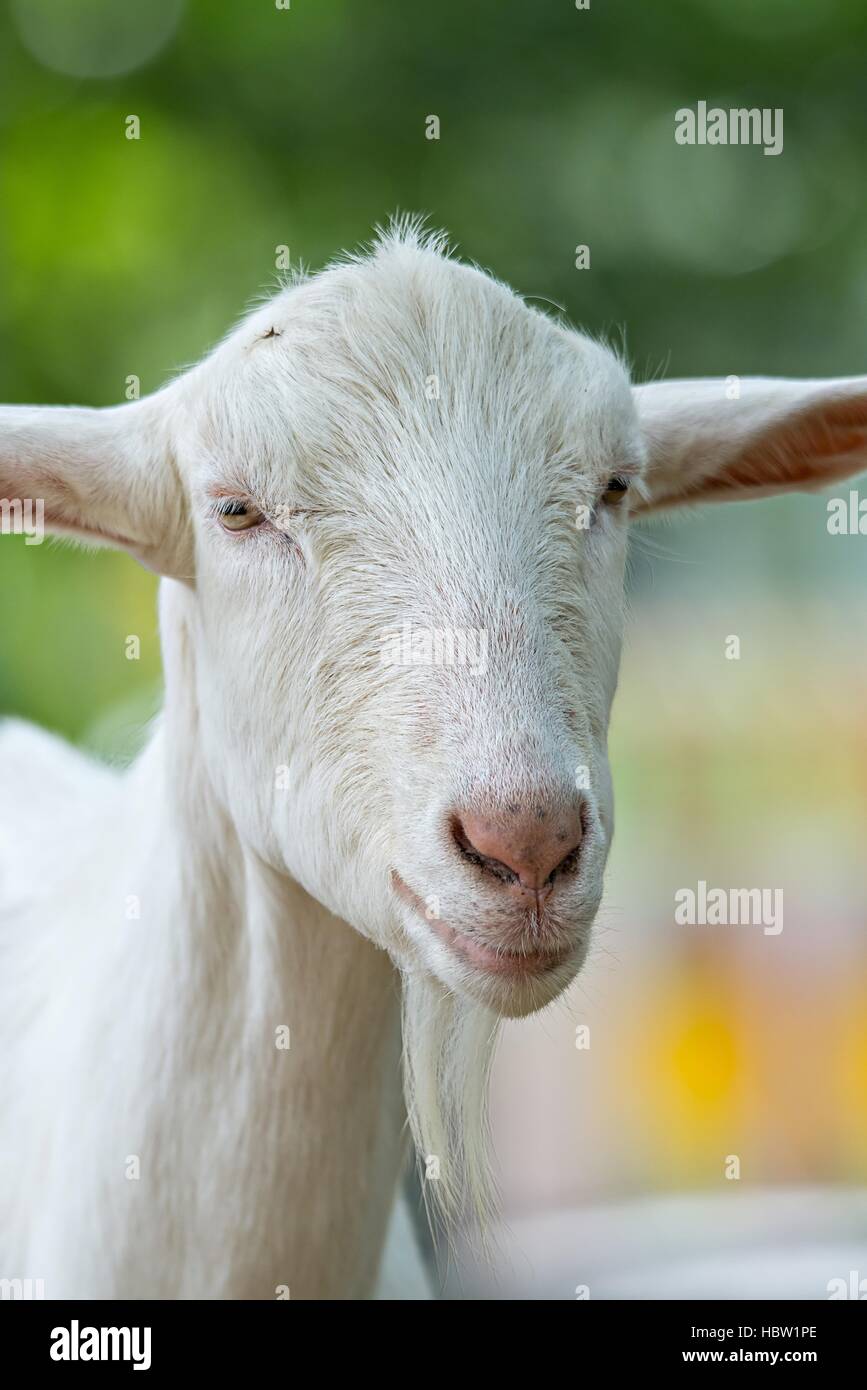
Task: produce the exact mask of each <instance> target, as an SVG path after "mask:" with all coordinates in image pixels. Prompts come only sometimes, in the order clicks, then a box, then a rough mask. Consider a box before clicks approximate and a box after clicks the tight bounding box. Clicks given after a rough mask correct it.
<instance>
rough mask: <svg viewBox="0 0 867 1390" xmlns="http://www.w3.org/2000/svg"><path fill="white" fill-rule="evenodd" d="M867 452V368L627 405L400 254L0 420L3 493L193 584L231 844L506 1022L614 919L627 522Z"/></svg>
mask: <svg viewBox="0 0 867 1390" xmlns="http://www.w3.org/2000/svg"><path fill="white" fill-rule="evenodd" d="M636 407H637V410H636ZM865 461H867V388H865V382H864V380H863V379H858V378H853V379H849V380H836V381H833V380H832V381H826V382H822V381H785V380H783V381H780V380H773V379H768V378H740V379H739V378H728V379H726V380H712V379H708V380H696V381H674V382H662V383H655V384H652V385H647V386H639V387H635V388H633V389H632V391H630V388H629V385H628V382H627V378H626V374H625V372H624V370H623V369H622V367H621V365H620V363H619V362H618V361H617V359H616V358H615V357H614V356H613V355H612V354H611V353H610V352H608V351H606V350H604V349H602V348H600V347H599V346H598V345H597V344H595V343H593V342H591V341H590V340H589V339H587V338H585V337H582V336H581V335H579V334H577V333H573V332H569V331H567V330H565V329H564V328H562V327H560V326H558V325H557V324H555V323H553V322H552V321H551V320H550V319H548V318H546V317H544V316H543V315H541V314H540V313H537V312H536V311H534V310H531V309H529V308H527V307H526V306H525V305H524V304H523V303H522V302H521V301H520V300H519V299H518V298H517V297H516V296H515V295H513V294H512V293H510V292H509V291H508V290H507V289H506V288H504V287H503V286H502V285H499V284H497V283H496V282H495V281H493V280H491V279H490V278H488V277H487V276H485V275H482V274H481V273H479V272H478V271H476V270H473V269H471V268H469V267H466V266H461V265H459V264H457V263H455V262H454V261H452V260H450V259H448V257H446V256H444V255H443V254H442V251H441V249H440V248H438V247H437V246H436V245H432V244H430V243H427V244H425V243H424V241H421V240H420V239H419V238H418V237H417V236H415V235H414V234H412V233H410V234H409V235H403V236H401V235H397V236H391V237H387V238H386V239H385V240H384V241H382V242H380V243H379V244H378V246H377V247H376V249H375V250H374V252H373V253H372V255H370V256H369V257H367V258H365V259H361V260H356V261H348V262H344V263H343V264H341V265H338V266H337V267H335V268H332V269H330V270H328V271H326V272H325V273H324V274H322V275H320V276H317V277H315V278H313V279H312V280H309V281H307V282H305V283H303V284H298V285H296V286H294V287H293V288H291V289H288V290H286V291H285V292H283V293H282V294H280V295H278V296H277V297H276V298H275V299H273V300H272V301H271V302H270V303H269V304H268V305H266V306H265V307H264V308H262V309H260V310H258V311H256V312H255V313H254V314H253V315H251V316H250V317H249V318H248V319H247V320H245V322H244V323H243V324H242V325H241V326H240V327H239V328H238V329H237V330H236V331H235V332H234V333H233V334H232V335H231V336H230V337H229V338H228V339H227V340H226V341H225V342H224V343H223V344H222V345H221V346H220V347H219V348H218V349H217V350H216V352H215V353H213V354H212V355H211V356H210V357H209V358H207V359H205V361H204V362H202V363H201V364H200V365H199V366H197V367H195V368H194V369H192V370H191V371H190V372H188V373H186V374H185V375H184V376H181V377H180V378H178V380H176V381H175V382H173V383H172V384H171V385H169V386H168V387H166V388H165V389H164V390H162V391H159V392H157V393H156V394H155V395H153V396H151V397H148V398H147V399H146V400H142V401H136V402H131V403H129V404H128V405H125V406H120V407H114V408H111V409H108V410H104V411H99V410H81V409H56V408H54V409H52V408H36V409H33V408H30V407H11V408H7V409H4V410H2V411H0V497H5V498H7V499H10V498H18V499H26V498H31V499H32V498H37V499H39V500H40V502H41V503H43V504H44V516H45V526H46V528H47V529H49V530H56V531H59V532H62V533H64V534H71V535H74V536H77V537H79V538H81V539H83V540H85V541H89V542H92V543H95V544H109V545H119V546H123V547H125V548H126V549H128V550H129V551H131V552H132V553H133V554H135V555H136V556H137V557H138V558H139V559H141V560H143V561H144V563H146V564H148V565H150V566H151V567H152V568H154V569H156V570H158V571H159V572H160V573H162V574H164V575H167V576H169V577H171V578H173V579H175V580H178V581H181V582H180V583H175V584H173V585H170V586H168V588H167V589H166V597H167V601H169V602H171V601H172V599H176V600H177V604H178V608H179V610H180V612H179V622H180V623H182V625H183V627H184V629H185V630H186V631H187V632H188V634H189V643H188V645H187V647H186V648H184V647H183V646H182V647H181V650H188V651H189V652H190V653H191V660H190V661H189V662H187V664H186V665H184V666H182V667H181V666H179V665H178V666H177V669H175V670H174V671H173V670H172V665H173V662H172V653H171V643H169V644H168V647H169V651H168V656H169V661H168V666H169V670H168V683H169V686H170V689H171V687H172V686H174V688H175V699H176V700H177V699H178V697H179V693H182V692H179V691H178V687H179V686H180V687H186V688H187V689H188V690H189V688H190V687H193V690H192V705H191V708H190V710H189V724H190V736H191V737H195V738H196V740H197V742H196V748H197V750H198V748H199V746H200V745H201V746H202V747H203V750H204V756H205V758H206V761H207V766H208V768H209V770H210V774H211V782H212V786H213V788H214V791H215V794H216V796H217V798H218V800H219V801H220V802H221V804H222V806H223V808H224V810H225V811H226V812H228V814H229V815H230V817H231V819H232V821H233V822H234V824H235V826H236V827H237V829H238V832H239V834H240V835H241V837H242V840H243V842H244V844H245V845H246V847H247V849H248V851H249V852H250V853H253V854H256V855H258V856H259V857H260V858H261V859H263V860H264V861H265V862H266V863H268V864H270V865H272V866H274V867H275V868H276V869H277V870H278V871H279V872H284V873H285V872H287V871H288V873H289V874H291V875H293V876H294V877H295V878H297V879H298V880H299V882H300V883H301V884H302V885H303V886H304V887H305V888H306V889H307V890H308V891H309V892H310V893H311V894H313V895H314V896H315V897H316V898H318V899H319V900H321V901H322V902H323V903H324V904H325V905H326V906H327V907H329V908H331V909H332V910H333V911H334V912H335V913H337V914H338V915H339V916H341V917H343V918H345V919H346V920H347V921H349V922H350V923H351V924H352V925H353V926H355V927H356V928H357V929H358V930H359V931H361V932H363V933H364V934H366V935H368V936H369V937H371V938H372V939H373V940H374V941H375V942H377V943H378V944H379V945H381V946H384V947H386V948H387V949H388V950H389V951H390V952H391V953H392V955H393V956H394V958H395V959H396V960H397V961H398V962H399V963H400V965H401V966H402V968H403V969H404V970H405V971H407V972H409V974H410V975H411V976H413V977H415V978H416V979H417V980H418V982H419V983H420V984H421V985H422V987H423V992H424V989H425V988H427V986H428V985H429V984H431V983H432V982H433V987H434V989H435V990H438V986H437V984H436V981H439V983H440V985H442V986H445V988H446V991H452V992H456V994H457V996H464V998H471V999H475V1000H481V1001H482V1002H484V1003H487V1004H488V1005H490V1006H491V1007H492V1008H494V1009H495V1010H497V1011H498V1012H500V1013H504V1014H520V1013H524V1012H527V1011H529V1010H532V1009H534V1008H537V1007H539V1006H540V1005H542V1004H544V1003H546V1002H547V1001H548V1000H550V999H551V998H553V997H554V996H555V995H556V994H557V993H558V991H560V990H562V989H563V988H564V986H565V985H566V984H567V983H568V982H569V980H570V979H571V978H572V977H573V975H574V974H575V972H576V971H577V970H578V968H579V966H580V964H581V961H582V959H583V957H584V954H585V952H586V950H587V938H588V932H589V930H590V926H591V923H592V920H593V916H594V913H595V912H596V909H597V906H598V903H599V898H600V893H601V884H602V871H603V867H604V864H605V858H606V855H607V851H608V845H609V840H610V836H611V825H612V820H611V817H612V808H611V790H610V781H609V775H608V767H607V762H606V752H605V741H606V731H607V726H608V718H609V712H610V708H611V701H612V697H613V694H614V687H615V683H616V677H617V666H618V660H619V646H620V631H621V623H622V607H623V571H624V554H625V530H626V523H627V518H628V516H629V515H631V514H633V513H635V512H636V511H638V510H649V509H654V508H660V507H665V506H671V505H674V504H676V503H678V502H682V501H687V502H693V501H702V500H730V499H732V498H739V497H761V496H765V495H767V494H769V493H773V492H783V491H787V490H791V489H810V488H815V487H823V486H826V485H827V484H828V483H831V482H833V481H836V480H838V479H842V478H845V477H848V476H849V475H851V474H854V473H857V472H859V471H860V470H861V469H863V467H864V466H865ZM823 524H824V519H823ZM322 949H323V950H326V949H327V943H323V947H322ZM438 997H441V998H442V999H443V1000H444V999H445V997H446V996H445V994H444V993H443V992H442V991H439V992H438Z"/></svg>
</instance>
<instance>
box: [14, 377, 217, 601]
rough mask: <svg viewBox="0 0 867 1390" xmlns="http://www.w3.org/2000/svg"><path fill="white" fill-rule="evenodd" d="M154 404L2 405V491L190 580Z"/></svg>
mask: <svg viewBox="0 0 867 1390" xmlns="http://www.w3.org/2000/svg"><path fill="white" fill-rule="evenodd" d="M161 406H162V402H160V407H158V406H157V398H156V397H149V398H148V399H146V400H143V401H131V402H130V403H129V404H128V405H121V406H113V407H109V408H107V409H104V410H89V409H82V408H78V407H75V406H68V407H67V406H4V407H2V408H0V497H2V498H5V499H7V501H12V500H14V499H19V500H20V501H21V502H25V501H27V500H28V499H29V500H30V501H31V502H32V503H35V504H37V505H38V504H39V503H41V504H42V507H43V508H44V526H45V529H46V530H48V531H53V532H56V533H57V534H59V535H66V536H72V537H74V538H75V539H77V540H80V541H82V542H84V544H86V545H107V546H114V547H117V548H119V549H121V550H128V551H129V552H130V553H131V554H132V555H134V556H135V558H136V559H137V560H139V561H140V562H141V563H142V564H143V565H145V566H146V567H147V568H148V569H151V570H154V571H155V572H156V573H158V574H166V575H172V576H174V577H176V578H189V577H190V575H191V572H192V557H193V547H192V537H191V534H190V527H189V522H188V515H187V512H188V509H187V505H186V501H185V497H184V490H183V488H182V486H181V483H180V479H179V476H178V473H177V471H176V468H175V465H174V461H173V457H172V452H171V445H170V439H169V434H168V429H167V428H166V425H165V412H164V410H163V409H162V408H161Z"/></svg>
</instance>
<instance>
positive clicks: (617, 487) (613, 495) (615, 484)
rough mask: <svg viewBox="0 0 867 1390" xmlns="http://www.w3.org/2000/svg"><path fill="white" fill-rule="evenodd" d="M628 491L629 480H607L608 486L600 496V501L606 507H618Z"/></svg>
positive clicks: (617, 478) (619, 478)
mask: <svg viewBox="0 0 867 1390" xmlns="http://www.w3.org/2000/svg"><path fill="white" fill-rule="evenodd" d="M628 491H629V479H628V478H621V477H618V475H617V474H615V475H614V477H613V478H609V479H608V486H607V487H606V489H605V491H604V492H603V494H602V501H603V502H604V503H605V505H606V506H608V507H616V506H618V505H619V504H620V503H621V502H622V501H623V499H624V497H625V496H626V494H627V492H628Z"/></svg>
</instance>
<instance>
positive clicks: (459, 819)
mask: <svg viewBox="0 0 867 1390" xmlns="http://www.w3.org/2000/svg"><path fill="white" fill-rule="evenodd" d="M450 829H451V834H452V839H453V841H454V843H455V845H456V847H457V849H458V851H459V853H460V854H461V857H462V858H463V859H464V860H466V861H467V862H468V863H470V864H473V865H474V866H475V867H476V868H478V869H481V870H482V871H483V872H484V873H487V874H489V875H491V876H492V877H494V878H497V879H499V880H500V882H501V883H504V884H507V885H511V886H513V887H518V888H522V889H525V890H529V891H532V892H533V893H535V894H536V897H537V899H538V898H539V897H540V896H541V895H542V894H544V896H545V897H547V896H548V894H549V893H550V892H551V890H552V888H553V887H554V882H555V879H556V878H557V877H558V875H568V874H570V873H575V872H577V870H578V867H579V861H580V856H581V845H582V841H583V839H584V830H585V822H584V807H583V805H582V806H580V807H574V808H571V807H570V808H569V809H568V810H565V811H557V812H546V814H545V815H544V816H540V815H539V813H538V810H536V811H534V812H532V813H528V814H523V815H522V814H517V815H507V816H505V817H503V816H500V815H498V816H497V817H496V819H493V818H490V819H489V818H488V817H486V816H484V815H476V814H475V813H472V812H460V813H459V814H456V815H453V816H452V818H451V821H450ZM564 848H565V852H564Z"/></svg>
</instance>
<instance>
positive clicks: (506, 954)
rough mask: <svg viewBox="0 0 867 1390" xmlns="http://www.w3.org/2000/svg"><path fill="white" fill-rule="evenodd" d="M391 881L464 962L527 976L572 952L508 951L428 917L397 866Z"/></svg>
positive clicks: (550, 967) (555, 964)
mask: <svg viewBox="0 0 867 1390" xmlns="http://www.w3.org/2000/svg"><path fill="white" fill-rule="evenodd" d="M391 881H392V885H393V887H394V888H395V890H396V892H397V893H398V895H399V896H400V897H401V898H403V900H404V902H406V903H408V904H409V906H410V907H411V908H413V910H414V911H415V913H416V915H417V916H420V917H421V918H422V919H423V920H424V921H425V923H426V924H427V926H429V927H430V928H431V930H432V931H433V933H434V935H435V936H436V937H437V938H438V939H439V940H440V941H441V942H442V943H443V945H444V946H447V947H448V948H449V949H450V950H451V951H453V952H454V954H455V955H457V956H459V957H460V959H461V960H463V961H464V962H465V963H466V964H467V965H472V966H474V967H475V968H476V969H478V970H483V971H485V973H486V974H488V975H500V976H507V977H511V978H513V979H518V978H521V977H524V978H526V976H528V975H544V974H546V973H547V972H549V971H551V970H555V969H556V968H557V967H558V966H561V965H563V964H565V962H566V961H567V960H568V959H569V956H570V955H571V953H572V948H571V947H562V946H561V947H560V949H559V950H553V951H526V952H521V951H507V950H504V949H502V948H500V949H498V948H497V947H495V946H489V945H487V944H485V943H484V942H481V941H478V940H475V939H474V938H473V937H471V936H468V935H467V934H466V933H465V932H461V931H458V930H457V929H456V928H455V927H449V926H447V925H446V923H445V922H441V921H439V920H437V919H436V918H433V919H432V918H430V917H429V916H428V914H427V912H426V911H425V906H424V903H423V902H422V900H421V898H419V896H418V894H417V893H414V892H413V890H412V889H411V888H410V886H409V884H408V883H406V882H405V881H404V880H403V879H402V878H401V876H400V874H399V873H398V872H397V870H396V869H392V871H391Z"/></svg>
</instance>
